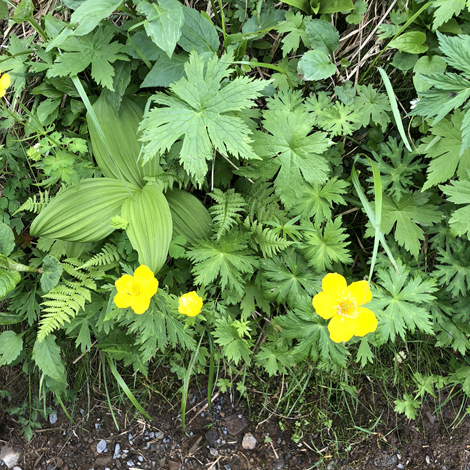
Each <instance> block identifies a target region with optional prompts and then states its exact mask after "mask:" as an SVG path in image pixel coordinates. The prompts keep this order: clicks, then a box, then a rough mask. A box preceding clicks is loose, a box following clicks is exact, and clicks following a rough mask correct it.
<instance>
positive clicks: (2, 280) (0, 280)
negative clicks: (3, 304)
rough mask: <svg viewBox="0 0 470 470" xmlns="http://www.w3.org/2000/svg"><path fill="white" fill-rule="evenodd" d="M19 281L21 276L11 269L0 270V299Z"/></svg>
mask: <svg viewBox="0 0 470 470" xmlns="http://www.w3.org/2000/svg"><path fill="white" fill-rule="evenodd" d="M20 281H21V274H20V273H19V272H18V271H13V270H11V269H3V268H0V299H2V298H3V297H5V296H6V295H7V294H8V293H9V292H11V291H12V290H13V289H14V288H15V287H16V285H17V284H18V283H19V282H20Z"/></svg>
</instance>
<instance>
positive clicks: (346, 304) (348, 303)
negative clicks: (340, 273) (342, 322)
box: [336, 296, 358, 318]
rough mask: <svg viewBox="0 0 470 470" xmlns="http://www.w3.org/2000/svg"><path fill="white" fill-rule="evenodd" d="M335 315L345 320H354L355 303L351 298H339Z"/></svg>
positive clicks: (355, 314) (355, 312) (356, 313)
mask: <svg viewBox="0 0 470 470" xmlns="http://www.w3.org/2000/svg"><path fill="white" fill-rule="evenodd" d="M336 313H337V314H338V315H341V316H342V317H346V318H356V317H357V315H358V311H357V302H356V300H355V299H354V298H353V297H352V296H347V297H341V298H340V299H339V300H338V305H337V306H336Z"/></svg>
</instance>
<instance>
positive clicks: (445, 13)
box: [431, 0, 465, 30]
mask: <svg viewBox="0 0 470 470" xmlns="http://www.w3.org/2000/svg"><path fill="white" fill-rule="evenodd" d="M431 8H433V9H434V13H433V18H434V19H433V22H432V29H433V30H436V29H437V28H439V26H442V25H443V24H444V23H447V22H448V21H449V20H450V19H451V18H452V17H453V16H459V15H460V12H461V11H462V10H463V9H464V8H465V2H462V0H435V1H434V2H433V3H432V4H431Z"/></svg>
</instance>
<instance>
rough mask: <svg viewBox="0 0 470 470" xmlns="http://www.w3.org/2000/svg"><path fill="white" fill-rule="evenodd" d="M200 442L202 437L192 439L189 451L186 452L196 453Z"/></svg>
mask: <svg viewBox="0 0 470 470" xmlns="http://www.w3.org/2000/svg"><path fill="white" fill-rule="evenodd" d="M201 441H202V436H196V437H193V439H192V440H191V441H190V445H189V451H188V452H189V454H194V452H196V450H197V448H198V446H199V444H200V443H201Z"/></svg>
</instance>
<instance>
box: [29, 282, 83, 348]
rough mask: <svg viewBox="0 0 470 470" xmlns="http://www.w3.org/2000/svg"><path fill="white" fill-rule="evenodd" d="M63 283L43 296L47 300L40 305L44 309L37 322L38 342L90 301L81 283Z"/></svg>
mask: <svg viewBox="0 0 470 470" xmlns="http://www.w3.org/2000/svg"><path fill="white" fill-rule="evenodd" d="M64 282H65V284H61V285H59V286H56V287H54V289H52V290H51V291H50V292H48V293H47V294H44V296H43V297H44V298H46V299H49V300H46V301H45V302H43V303H42V306H43V307H45V308H44V309H43V310H42V317H41V321H40V322H39V331H38V341H42V340H43V339H44V338H45V337H46V336H47V335H48V334H50V333H52V332H53V331H54V330H57V329H58V328H60V327H61V326H63V324H64V323H66V322H68V321H70V319H71V318H74V317H75V315H77V313H78V312H79V311H80V310H81V309H84V308H85V304H86V302H90V301H91V294H90V290H89V289H88V288H86V287H84V286H83V284H82V283H81V282H70V281H64Z"/></svg>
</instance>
